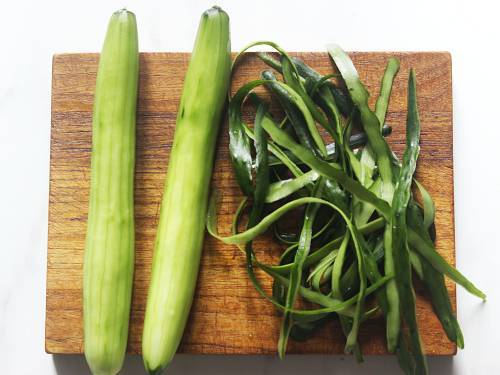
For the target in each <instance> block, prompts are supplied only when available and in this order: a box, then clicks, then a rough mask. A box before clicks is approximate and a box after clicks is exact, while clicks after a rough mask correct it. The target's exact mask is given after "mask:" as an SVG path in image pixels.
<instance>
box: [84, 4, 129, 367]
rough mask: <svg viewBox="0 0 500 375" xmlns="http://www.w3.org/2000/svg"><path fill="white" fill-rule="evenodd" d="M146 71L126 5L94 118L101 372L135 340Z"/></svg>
mask: <svg viewBox="0 0 500 375" xmlns="http://www.w3.org/2000/svg"><path fill="white" fill-rule="evenodd" d="M138 77H139V53H138V41H137V25H136V20H135V16H134V14H133V13H131V12H128V11H127V10H125V9H123V10H120V11H117V12H115V13H114V14H113V15H112V17H111V20H110V21H109V25H108V30H107V34H106V39H105V41H104V47H103V49H102V53H101V56H100V60H99V70H98V73H97V83H96V90H95V99H94V113H93V121H92V161H91V185H90V202H89V212H88V223H87V237H86V245H85V259H84V279H83V318H84V351H85V357H86V359H87V363H88V365H89V367H90V369H91V371H92V372H93V373H94V374H96V375H100V374H103V375H107V374H112V375H114V374H116V373H118V371H119V370H120V368H121V366H122V363H123V358H124V356H125V350H126V346H127V335H128V323H129V315H130V301H131V296H132V281H133V274H134V164H135V116H136V102H137V81H138Z"/></svg>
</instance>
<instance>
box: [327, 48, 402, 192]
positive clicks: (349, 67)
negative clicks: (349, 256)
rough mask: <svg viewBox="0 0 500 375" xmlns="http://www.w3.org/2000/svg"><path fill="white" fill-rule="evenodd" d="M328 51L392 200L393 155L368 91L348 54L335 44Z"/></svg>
mask: <svg viewBox="0 0 500 375" xmlns="http://www.w3.org/2000/svg"><path fill="white" fill-rule="evenodd" d="M327 49H328V53H329V54H330V56H331V57H332V59H333V60H334V62H335V65H336V66H337V68H338V70H339V72H340V74H341V75H342V78H343V79H344V81H345V83H346V86H347V88H348V90H349V94H350V96H351V99H352V101H353V102H354V104H355V105H356V107H357V108H358V110H359V113H360V116H361V123H362V125H363V129H364V130H365V133H366V135H367V136H368V140H369V144H370V145H371V147H372V149H373V151H374V152H375V155H376V159H377V164H378V167H379V171H380V175H381V177H382V180H383V181H384V183H386V184H388V187H387V189H388V193H387V194H388V196H387V197H386V198H387V199H390V198H391V197H392V194H390V193H391V192H390V189H389V186H392V183H393V173H392V163H391V155H392V153H391V150H390V149H389V146H388V145H387V142H386V141H385V139H384V137H383V136H382V135H381V133H380V124H379V120H378V118H377V116H376V115H375V114H374V113H373V112H372V111H371V109H370V108H369V107H368V97H369V94H368V91H367V90H366V88H365V86H364V85H363V84H362V83H361V81H360V79H359V75H358V72H357V71H356V68H355V67H354V64H353V63H352V61H351V59H350V58H349V56H348V55H347V53H345V52H344V51H343V50H342V49H341V48H340V47H339V46H338V45H335V44H330V45H328V46H327Z"/></svg>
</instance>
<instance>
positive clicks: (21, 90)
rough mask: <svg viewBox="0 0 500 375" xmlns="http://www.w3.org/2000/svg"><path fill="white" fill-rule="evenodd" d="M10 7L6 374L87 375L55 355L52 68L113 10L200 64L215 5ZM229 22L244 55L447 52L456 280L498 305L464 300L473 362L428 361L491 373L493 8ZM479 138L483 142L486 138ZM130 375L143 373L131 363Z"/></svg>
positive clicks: (0, 84)
mask: <svg viewBox="0 0 500 375" xmlns="http://www.w3.org/2000/svg"><path fill="white" fill-rule="evenodd" d="M78 3H79V5H77V4H76V2H71V1H62V0H61V1H55V0H49V1H36V0H16V1H9V2H5V4H4V5H3V7H2V22H0V42H1V44H0V45H1V48H2V54H1V56H2V57H1V58H0V130H1V133H0V167H1V172H2V179H1V182H0V228H1V236H0V241H1V245H0V373H1V374H6V375H18V374H35V373H36V374H86V373H88V370H87V368H86V365H85V361H84V359H83V357H81V356H61V357H53V356H51V355H48V354H45V351H44V318H45V268H46V246H47V203H48V166H49V137H50V81H51V58H52V55H53V54H54V53H56V52H89V51H99V50H100V48H101V44H102V40H103V37H104V33H105V29H106V25H107V21H108V18H109V16H110V14H111V13H112V11H114V10H116V9H118V8H120V7H123V6H124V5H126V6H127V7H128V8H129V9H130V10H132V11H134V12H135V13H136V15H137V17H138V24H139V39H140V46H141V50H142V51H190V50H191V47H192V44H193V40H194V35H195V30H196V28H197V23H198V19H199V16H200V14H201V12H202V11H203V10H205V9H206V8H208V7H210V6H211V5H213V4H212V3H213V0H210V1H204V0H199V1H194V0H184V1H178V2H175V3H174V2H169V1H145V0H142V1H139V0H128V1H123V0H120V1H115V0H112V1H106V2H103V1H99V0H88V1H85V2H78ZM218 3H219V5H221V6H222V7H223V8H224V9H225V10H226V11H227V12H228V13H229V15H230V17H231V22H232V24H231V32H232V44H233V49H234V50H238V49H239V48H241V47H242V46H243V45H245V44H247V43H248V42H249V41H251V40H257V39H271V40H273V41H276V42H279V43H280V44H281V45H282V46H283V47H285V48H286V49H287V50H320V51H323V50H324V45H325V44H326V43H327V42H332V41H335V42H337V43H340V44H341V45H342V46H343V47H344V48H345V49H347V50H361V51H369V50H413V51H417V50H422V51H423V50H448V51H450V52H451V53H452V56H453V95H454V118H455V120H454V150H455V151H454V157H455V213H456V216H455V217H456V242H457V247H456V251H457V264H458V267H459V268H460V269H461V270H462V271H463V272H464V273H465V274H466V275H467V276H470V278H472V280H474V282H476V283H477V285H478V286H480V287H481V288H483V289H484V290H485V291H486V293H487V294H488V298H489V300H488V302H487V303H485V304H482V303H481V302H479V301H478V300H477V299H475V298H473V297H471V296H470V295H468V294H467V293H465V292H464V291H463V290H462V289H460V288H458V308H459V309H458V310H459V312H458V315H459V320H460V322H461V324H462V328H463V331H464V335H465V343H466V349H465V350H463V351H460V352H459V353H458V355H457V356H456V357H454V358H434V359H432V358H431V359H430V369H431V372H432V373H434V374H452V373H453V374H472V373H475V374H478V375H482V374H494V373H499V372H500V362H499V361H498V358H497V357H496V356H497V355H498V350H496V349H495V347H496V346H497V345H498V337H499V336H500V324H499V323H498V320H497V319H495V318H496V317H498V315H499V312H500V302H499V300H500V287H499V286H498V285H499V281H500V276H499V275H500V271H499V269H500V256H499V255H498V253H497V251H498V250H500V240H499V238H500V236H497V232H498V231H499V229H498V227H497V226H498V223H499V220H498V217H497V215H498V213H499V212H500V199H498V197H497V195H498V194H499V193H500V172H499V170H498V168H497V165H496V162H498V161H499V160H500V158H499V157H498V153H497V151H498V149H499V148H500V146H499V144H498V141H499V139H500V124H499V121H498V116H497V115H496V114H495V111H496V110H497V109H499V108H500V105H499V99H500V96H499V93H498V92H499V91H498V90H499V88H500V78H499V77H500V75H499V73H498V64H499V61H500V52H499V51H500V50H499V47H498V42H499V37H500V27H499V24H500V22H499V21H498V11H497V10H496V9H494V5H495V3H496V2H494V1H491V0H490V1H488V0H477V1H474V2H470V1H453V0H445V1H437V0H432V1H429V0H425V1H414V2H411V3H410V2H406V1H401V0H399V1H396V0H393V1H387V0H379V1H360V0H354V1H344V2H338V1H316V0H308V1H300V2H299V1H294V0H283V1H277V0H274V1H269V0H254V1H245V2H243V1H234V0H233V1H229V0H227V1H225V0H224V1H222V0H221V1H218ZM479 135H481V136H480V137H478V136H479ZM123 373H124V374H140V373H143V372H142V364H141V361H140V358H138V357H130V358H127V360H126V364H125V366H124V371H123ZM168 373H169V374H204V375H207V374H235V373H238V374H239V375H244V374H287V375H293V374H304V373H309V374H332V373H335V374H374V373H385V374H398V373H399V371H398V367H397V364H396V361H395V359H394V358H385V357H382V358H381V357H378V358H367V360H366V363H365V364H364V365H362V366H358V365H357V364H355V363H354V361H353V360H352V359H351V358H349V357H335V356H308V357H306V356H289V357H288V358H287V359H286V360H285V361H280V360H278V359H277V358H276V357H260V356H256V357H240V356H230V357H222V356H192V355H179V356H177V357H176V358H175V360H174V362H173V364H172V366H171V368H170V371H169V372H168Z"/></svg>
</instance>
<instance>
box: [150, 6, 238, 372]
mask: <svg viewBox="0 0 500 375" xmlns="http://www.w3.org/2000/svg"><path fill="white" fill-rule="evenodd" d="M230 73H231V47H230V40H229V17H228V16H227V14H226V13H225V12H224V11H223V10H222V9H220V8H218V7H213V8H211V9H209V10H207V11H206V12H204V13H203V15H202V17H201V21H200V25H199V29H198V34H197V37H196V42H195V46H194V49H193V53H192V55H191V61H190V62H189V67H188V70H187V73H186V77H185V80H184V89H183V93H182V97H181V102H180V105H179V109H178V114H177V124H176V129H175V135H174V141H173V146H172V151H171V153H170V160H169V166H168V172H167V177H166V182H165V190H164V194H163V201H162V205H161V210H160V220H159V224H158V231H157V236H156V242H155V249H154V256H153V267H152V273H151V284H150V286H149V293H148V300H147V307H146V316H145V320H144V331H143V336H142V355H143V360H144V365H145V367H146V370H147V371H148V372H149V373H151V374H156V373H159V372H160V371H161V370H162V369H163V368H164V367H165V366H167V364H168V363H169V362H170V361H171V360H172V357H173V356H174V354H175V352H176V350H177V347H178V345H179V342H180V340H181V337H182V334H183V331H184V327H185V325H186V321H187V318H188V315H189V310H190V308H191V303H192V299H193V294H194V289H195V286H196V280H197V276H198V268H199V263H200V257H201V251H202V247H203V237H204V233H205V217H206V211H207V202H208V192H209V185H210V178H211V175H212V169H213V159H214V151H215V143H216V138H217V133H218V129H219V124H220V122H221V116H222V111H223V109H224V105H225V103H226V98H227V90H228V88H229V80H230Z"/></svg>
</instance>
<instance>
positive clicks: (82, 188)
mask: <svg viewBox="0 0 500 375" xmlns="http://www.w3.org/2000/svg"><path fill="white" fill-rule="evenodd" d="M295 55H297V56H300V57H302V58H303V59H304V60H305V61H306V63H308V64H310V65H311V66H312V67H314V68H315V69H317V70H318V71H320V72H322V73H324V74H326V73H329V72H332V66H331V63H330V60H329V58H328V55H327V54H326V53H297V54H295ZM392 55H395V56H397V57H399V58H400V60H401V71H400V73H399V75H398V76H397V78H396V80H395V83H394V89H393V95H392V99H391V103H390V107H389V112H388V116H387V121H386V122H387V123H388V124H390V125H392V126H393V133H392V135H391V136H390V137H389V138H388V139H389V143H390V145H391V146H392V147H393V149H394V150H395V151H396V153H397V154H398V155H401V153H402V150H403V147H404V132H405V119H406V87H407V78H408V71H409V67H414V68H415V69H416V72H417V79H418V100H419V105H420V116H421V122H422V142H421V146H422V150H421V156H420V160H419V166H418V171H417V176H418V178H419V179H420V180H421V181H422V182H423V183H424V184H425V186H426V187H427V188H428V190H429V191H430V193H431V195H432V196H433V198H434V199H435V202H436V206H437V215H436V224H437V233H438V235H437V248H438V250H439V252H440V253H441V254H442V255H443V256H444V257H445V258H446V259H447V260H448V261H449V262H451V263H452V264H453V263H454V261H455V251H454V224H453V160H452V156H453V152H452V151H453V150H452V146H453V140H452V137H453V132H452V89H451V57H450V55H449V54H448V53H440V52H432V53H378V52H377V53H352V54H351V57H352V59H353V61H354V63H355V65H356V67H357V68H358V70H359V73H360V76H361V79H362V81H363V82H364V83H365V84H366V85H367V87H368V89H369V91H370V92H371V93H373V94H374V96H375V98H376V95H375V93H377V92H378V89H379V83H380V79H381V77H382V74H383V71H384V67H385V63H386V61H387V59H388V57H389V56H392ZM189 56H190V55H189V54H187V53H144V54H141V57H140V84H139V103H138V116H137V162H136V180H135V183H136V185H135V209H136V212H135V215H136V216H135V217H136V260H135V277H134V292H133V303H132V313H131V319H130V335H129V345H128V352H129V353H139V352H140V348H141V344H140V341H141V332H142V322H143V318H144V309H145V303H146V292H147V287H148V284H149V275H150V267H151V255H152V249H153V241H154V238H155V231H156V226H157V222H158V214H159V207H160V201H161V196H162V191H163V183H164V177H165V172H166V169H167V163H168V157H169V152H170V148H171V143H172V137H173V134H174V128H175V118H176V111H177V107H178V104H179V98H180V95H181V90H182V83H183V77H184V74H185V71H186V68H187V65H188V61H189ZM97 65H98V55H97V54H62V55H56V56H54V60H53V81H52V135H51V159H50V198H49V199H50V205H49V235H48V263H47V304H46V308H47V311H46V327H45V328H46V335H45V348H46V351H47V352H48V353H82V348H83V345H82V335H83V324H82V261H83V251H84V240H85V231H86V220H87V208H88V191H89V177H90V170H89V169H90V149H91V123H92V102H93V94H94V86H95V79H96V71H97ZM262 69H264V65H263V64H262V63H261V62H260V61H259V60H258V59H257V58H256V57H255V56H254V55H253V54H252V55H249V56H247V57H246V58H245V59H244V61H243V62H242V64H240V66H239V68H238V70H237V72H236V74H235V79H234V82H233V90H234V88H235V87H239V86H241V84H242V83H243V82H247V81H249V80H251V79H256V78H257V77H258V76H259V72H260V71H261V70H262ZM375 98H372V103H371V104H373V103H374V100H375ZM201 99H203V98H201ZM247 115H249V113H247ZM193 152H196V150H193ZM212 184H213V186H216V187H217V188H218V189H220V190H221V191H222V194H223V200H222V208H221V210H220V215H221V216H220V218H219V220H220V224H219V230H220V231H221V232H223V233H228V231H229V225H230V224H229V223H230V220H231V217H232V213H233V212H234V210H235V208H236V205H237V203H238V202H239V199H240V192H239V189H238V188H237V185H236V182H235V178H234V175H233V172H232V169H231V166H230V162H229V159H228V136H227V127H226V126H224V127H223V129H222V130H221V132H220V140H219V144H218V151H217V159H216V164H215V168H214V176H213V181H212ZM259 244H260V245H259ZM262 245H265V246H264V247H265V249H266V251H265V252H263V251H259V252H258V254H259V256H260V257H261V259H263V260H268V261H269V260H275V259H276V257H277V254H278V246H277V245H276V244H273V242H272V240H271V239H270V237H268V238H267V239H263V240H261V241H258V243H257V248H259V246H260V248H261V249H262ZM265 280H266V281H265V282H264V284H265V285H266V286H267V288H269V286H270V280H269V279H265ZM448 288H449V292H450V295H451V297H452V301H453V304H454V305H455V286H454V285H452V284H451V283H449V284H448ZM417 293H418V320H419V324H420V329H421V333H422V337H423V341H424V344H425V348H426V351H427V353H429V354H433V355H452V354H455V353H456V347H455V345H454V344H452V343H450V342H449V341H448V339H447V338H446V336H445V334H444V332H443V330H442V328H441V326H440V324H439V321H438V320H437V318H436V317H435V315H434V313H433V312H432V308H431V306H430V303H429V301H428V299H427V297H426V296H425V294H424V292H423V291H422V288H417ZM279 322H280V318H279V315H278V314H277V312H276V310H275V309H274V308H273V307H272V306H271V305H270V304H269V303H268V302H266V301H265V300H264V299H263V298H261V297H260V296H259V295H258V294H257V292H256V291H255V290H254V288H253V286H252V284H251V283H250V282H249V280H248V278H247V276H246V273H245V267H244V258H243V256H242V255H241V253H240V252H239V251H238V249H237V248H236V247H234V246H230V245H225V244H223V243H221V242H219V241H216V240H214V239H213V238H210V237H209V236H207V237H206V240H205V247H204V253H203V259H202V262H201V271H200V275H199V280H198V286H197V292H196V296H195V299H194V303H193V307H192V310H191V316H190V319H189V323H188V325H187V329H186V332H185V335H184V339H183V341H182V344H181V346H180V351H181V352H187V353H206V354H274V353H276V346H277V340H278V335H279ZM384 329H385V328H384V324H383V321H381V320H371V321H368V322H366V323H365V324H363V326H362V329H361V332H360V342H361V345H362V349H363V352H364V353H366V354H384V353H386V349H385V342H384ZM344 342H345V340H344V337H343V336H342V334H341V331H340V328H339V325H338V324H337V323H336V322H332V323H330V324H328V325H327V326H325V327H324V329H322V330H321V331H320V332H318V334H316V335H315V337H314V338H313V339H311V340H309V341H308V342H307V343H305V344H304V343H300V345H299V344H297V343H294V342H293V341H292V342H291V343H290V345H289V350H288V352H289V353H334V354H339V353H342V352H343V348H344Z"/></svg>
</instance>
